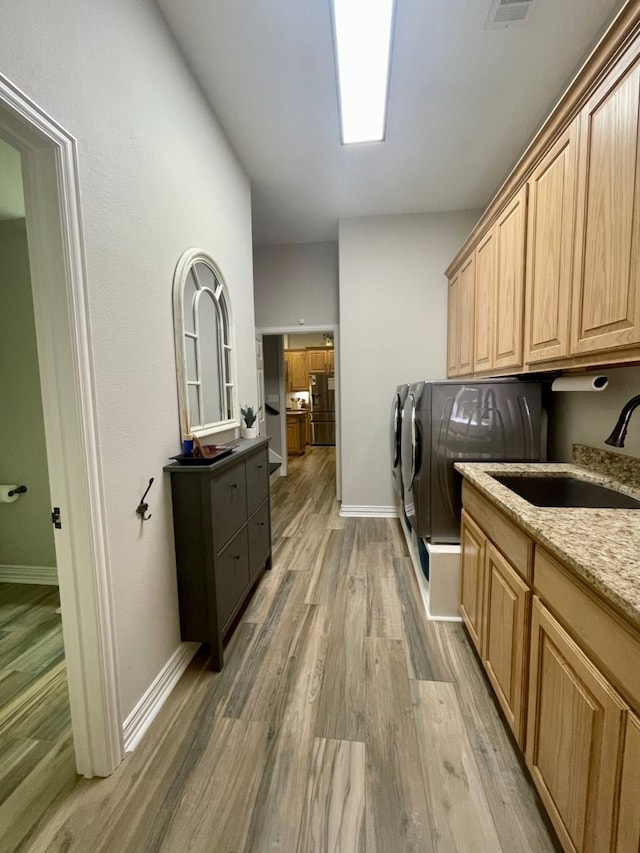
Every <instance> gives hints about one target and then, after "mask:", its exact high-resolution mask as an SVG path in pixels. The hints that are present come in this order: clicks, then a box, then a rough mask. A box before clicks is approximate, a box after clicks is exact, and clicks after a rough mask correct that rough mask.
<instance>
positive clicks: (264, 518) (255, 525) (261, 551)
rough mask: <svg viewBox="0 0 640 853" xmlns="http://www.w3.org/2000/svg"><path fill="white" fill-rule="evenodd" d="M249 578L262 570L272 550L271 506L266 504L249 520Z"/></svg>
mask: <svg viewBox="0 0 640 853" xmlns="http://www.w3.org/2000/svg"><path fill="white" fill-rule="evenodd" d="M247 532H248V535H249V576H250V577H253V576H254V575H255V573H256V572H257V571H258V569H260V568H262V566H263V564H264V561H265V560H266V559H267V557H268V556H269V551H270V549H271V529H270V526H269V504H268V503H265V504H264V505H263V506H261V507H260V509H259V510H258V511H257V512H256V513H255V515H253V516H252V517H251V518H250V519H249V523H248V524H247Z"/></svg>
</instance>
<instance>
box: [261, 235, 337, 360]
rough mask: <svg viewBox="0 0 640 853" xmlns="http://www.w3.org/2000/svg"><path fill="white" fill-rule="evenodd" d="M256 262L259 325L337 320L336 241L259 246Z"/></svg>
mask: <svg viewBox="0 0 640 853" xmlns="http://www.w3.org/2000/svg"><path fill="white" fill-rule="evenodd" d="M253 265H254V266H253V275H254V280H255V284H254V290H255V303H256V325H257V326H258V328H275V327H284V326H297V325H298V321H299V320H300V319H303V320H304V321H305V325H307V326H321V325H324V324H326V325H329V326H331V325H335V324H336V323H338V246H337V244H336V243H303V244H301V245H298V246H264V247H261V248H256V249H254V254H253ZM289 346H293V344H291V342H290V343H289ZM296 346H297V344H296ZM305 346H306V344H305Z"/></svg>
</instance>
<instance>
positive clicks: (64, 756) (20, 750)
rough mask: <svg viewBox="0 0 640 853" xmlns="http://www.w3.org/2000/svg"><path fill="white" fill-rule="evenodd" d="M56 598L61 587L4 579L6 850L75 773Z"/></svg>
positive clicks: (0, 690) (1, 698) (1, 763)
mask: <svg viewBox="0 0 640 853" xmlns="http://www.w3.org/2000/svg"><path fill="white" fill-rule="evenodd" d="M59 606H60V597H59V594H58V588H57V587H53V586H40V585H36V584H16V583H0V850H2V851H3V853H9V851H13V850H16V849H19V848H20V847H21V846H22V845H23V843H24V844H27V842H26V841H24V839H25V838H28V837H29V834H30V833H31V832H32V831H33V829H34V827H36V826H37V825H38V822H39V820H40V819H41V818H42V816H43V815H44V814H45V812H46V811H47V809H48V808H49V807H50V806H51V804H52V802H54V801H55V800H56V798H57V797H59V796H60V795H61V794H63V793H65V792H67V791H69V790H70V789H71V788H72V787H73V786H74V785H75V783H76V781H77V778H78V777H77V776H76V769H75V756H74V752H73V744H72V741H71V720H70V714H69V694H68V690H67V673H66V667H65V660H64V648H63V644H62V622H61V617H60V614H59V613H56V610H57V608H58V607H59ZM23 849H25V848H24V847H23ZM26 849H28V847H27V848H26Z"/></svg>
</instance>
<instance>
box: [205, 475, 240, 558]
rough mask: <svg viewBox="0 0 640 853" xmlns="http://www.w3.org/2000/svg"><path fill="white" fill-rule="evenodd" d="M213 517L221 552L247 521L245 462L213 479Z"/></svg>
mask: <svg viewBox="0 0 640 853" xmlns="http://www.w3.org/2000/svg"><path fill="white" fill-rule="evenodd" d="M211 515H212V528H213V531H214V536H215V548H216V551H219V550H220V549H221V548H222V547H223V546H224V545H225V544H226V543H227V542H228V541H229V539H231V537H232V536H233V535H234V533H235V532H236V531H237V530H238V529H239V528H240V527H241V526H242V525H243V524H244V523H245V521H246V520H247V486H246V480H245V473H244V463H243V462H241V463H239V464H238V465H235V466H234V467H233V468H230V469H229V470H228V471H225V472H224V473H222V474H220V475H217V476H214V477H213V478H212V483H211Z"/></svg>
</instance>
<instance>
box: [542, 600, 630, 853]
mask: <svg viewBox="0 0 640 853" xmlns="http://www.w3.org/2000/svg"><path fill="white" fill-rule="evenodd" d="M529 677H530V682H529V702H528V713H529V717H528V730H527V748H526V759H527V765H528V766H529V769H530V771H531V775H532V777H533V780H534V782H535V784H536V787H537V788H538V791H539V793H540V796H541V798H542V801H543V802H544V804H545V807H546V809H547V811H548V813H549V816H550V818H551V821H552V822H553V825H554V827H555V829H556V832H557V833H558V836H559V838H560V841H561V843H562V845H563V847H564V849H565V850H567V851H577V853H606V851H611V849H612V838H613V817H614V810H615V809H614V804H615V795H616V789H617V778H618V762H619V756H620V745H621V742H622V741H621V735H622V730H623V724H624V720H625V716H626V712H627V710H628V709H627V707H626V706H625V704H624V703H623V701H622V699H621V698H620V697H619V696H618V694H617V693H616V692H615V691H614V690H613V689H612V687H611V686H610V685H609V683H608V682H607V681H606V679H605V678H604V677H603V676H602V675H601V674H600V673H599V672H598V670H597V669H596V668H595V667H594V666H593V664H592V663H591V662H590V661H589V659H588V658H587V657H586V655H585V654H584V653H583V652H582V651H581V649H580V648H579V647H578V646H577V645H576V644H575V643H574V642H573V640H572V639H571V638H570V637H569V635H568V634H567V633H566V631H565V630H564V629H563V628H562V627H561V626H560V624H559V623H558V622H557V621H556V620H555V619H554V617H553V616H552V615H551V614H550V613H549V612H548V610H547V609H546V608H545V607H544V606H543V605H542V604H541V602H540V601H539V599H538V598H537V597H534V599H533V611H532V631H531V666H530V675H529Z"/></svg>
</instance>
